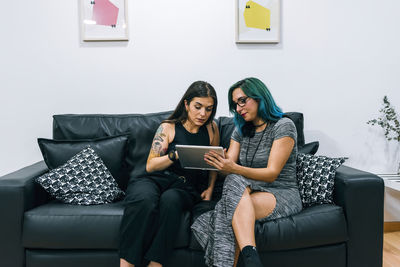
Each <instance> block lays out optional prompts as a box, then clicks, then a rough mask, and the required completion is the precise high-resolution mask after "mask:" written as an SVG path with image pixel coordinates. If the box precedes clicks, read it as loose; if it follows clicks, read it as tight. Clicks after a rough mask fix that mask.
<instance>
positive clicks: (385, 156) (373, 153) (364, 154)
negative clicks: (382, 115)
mask: <svg viewBox="0 0 400 267" xmlns="http://www.w3.org/2000/svg"><path fill="white" fill-rule="evenodd" d="M357 136H358V138H355V137H353V138H352V139H353V140H356V143H355V144H354V146H353V149H355V151H352V155H351V156H352V157H353V158H354V160H353V161H354V164H355V166H357V167H359V168H360V169H362V170H367V171H370V172H373V173H376V174H395V173H397V171H398V167H399V163H400V143H398V142H396V141H387V140H386V138H385V135H384V134H383V131H382V129H379V128H373V127H367V128H366V129H364V132H363V133H361V132H360V133H358V134H357Z"/></svg>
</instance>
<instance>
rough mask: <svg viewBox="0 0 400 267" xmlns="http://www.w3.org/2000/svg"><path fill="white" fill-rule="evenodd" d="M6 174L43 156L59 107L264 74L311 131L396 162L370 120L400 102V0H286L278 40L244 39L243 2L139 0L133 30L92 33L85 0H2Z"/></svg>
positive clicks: (364, 157)
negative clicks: (386, 104)
mask: <svg viewBox="0 0 400 267" xmlns="http://www.w3.org/2000/svg"><path fill="white" fill-rule="evenodd" d="M1 9H2V11H3V12H2V16H0V25H1V26H0V27H1V35H0V36H1V37H0V38H1V43H0V45H1V47H0V48H1V49H0V90H1V94H0V99H1V102H0V127H1V128H0V131H1V138H0V175H4V174H6V173H8V172H11V171H14V170H17V169H19V168H21V167H23V166H26V165H28V164H31V163H34V162H37V161H39V160H41V159H42V157H41V154H40V151H39V148H38V146H37V143H36V138H38V137H47V138H50V137H51V128H52V118H51V116H52V115H53V114H60V113H146V112H156V111H161V110H170V109H172V108H173V107H174V106H175V104H176V103H177V100H178V99H179V97H180V96H181V95H182V93H183V92H184V91H185V89H186V88H187V86H188V85H189V84H190V83H191V82H193V81H195V80H207V81H209V82H210V83H212V84H213V85H214V86H215V88H216V89H217V93H218V96H219V99H220V105H219V110H218V115H228V110H227V99H226V98H227V97H226V93H227V89H228V88H229V86H230V85H231V84H233V83H234V82H236V81H237V80H239V79H242V78H244V77H248V76H255V77H258V78H260V79H262V80H263V81H264V82H265V83H266V84H267V85H268V86H269V88H270V89H271V92H272V93H273V95H274V97H275V99H276V101H277V102H278V104H279V105H280V106H281V107H282V108H283V109H284V111H300V112H303V113H304V116H305V129H306V139H307V140H306V141H313V140H319V141H320V142H321V145H320V150H319V154H324V155H330V156H349V157H350V159H349V160H348V162H347V165H350V166H354V167H357V168H361V169H364V170H368V171H372V172H376V173H394V172H395V169H396V166H395V165H396V162H399V161H400V156H399V154H400V153H399V149H400V148H399V146H398V144H396V143H393V142H392V143H388V142H387V141H385V139H384V137H383V134H382V131H381V130H380V129H379V128H373V127H371V126H369V125H367V124H366V121H367V120H369V119H372V118H375V117H377V116H378V115H379V113H378V110H379V108H380V106H381V103H380V102H381V99H382V97H383V95H388V97H389V100H391V101H392V103H393V104H394V105H395V107H396V108H397V111H398V113H400V97H399V96H400V90H399V87H400V85H399V84H400V78H399V77H400V49H399V41H400V35H399V28H400V16H399V15H398V12H399V10H400V1H397V0H382V1H368V0H352V1H344V0H335V1H334V0H324V1H317V0H314V1H312V0H303V1H296V0H283V1H282V36H281V37H282V41H281V43H279V44H278V45H268V44H261V45H256V44H248V45H237V44H235V41H234V38H235V32H234V30H235V21H234V17H235V16H234V11H235V10H234V1H228V0H219V1H215V0H214V1H211V0H201V1H194V0H173V1H165V0H164V1H163V0H153V1H137V0H129V27H130V38H131V39H130V41H129V42H121V43H118V42H116V43H82V42H80V36H79V16H78V1H77V0H75V1H54V0H36V1H27V0H23V1H3V2H2V7H1Z"/></svg>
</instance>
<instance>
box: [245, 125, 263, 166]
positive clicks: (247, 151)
mask: <svg viewBox="0 0 400 267" xmlns="http://www.w3.org/2000/svg"><path fill="white" fill-rule="evenodd" d="M266 129H267V127H265V128H264V130H263V133H262V135H261V138H260V141H258V144H257V147H256V150H255V151H254V154H253V157H252V158H251V162H250V165H249V164H248V163H249V162H248V160H247V155H248V153H249V147H250V136H249V144H248V145H247V149H246V165H247V167H252V166H253V160H254V157H255V156H256V153H257V150H258V147H259V146H260V144H261V140H262V139H263V137H264V133H265V130H266Z"/></svg>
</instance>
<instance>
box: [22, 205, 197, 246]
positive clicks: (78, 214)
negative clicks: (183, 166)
mask: <svg viewBox="0 0 400 267" xmlns="http://www.w3.org/2000/svg"><path fill="white" fill-rule="evenodd" d="M123 213H124V206H123V202H122V201H119V202H116V203H111V204H103V205H96V206H77V205H68V204H62V203H59V202H55V201H53V202H49V203H47V204H45V205H42V206H39V207H37V208H34V209H32V210H29V211H27V212H25V214H24V224H23V236H22V242H23V246H24V247H25V248H36V249H118V238H119V227H120V224H121V220H122V215H123ZM189 231H190V213H189V212H185V213H184V214H183V216H182V220H181V227H180V230H179V232H178V233H177V237H176V243H175V246H174V247H175V248H181V247H187V246H188V244H189Z"/></svg>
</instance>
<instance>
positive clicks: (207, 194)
mask: <svg viewBox="0 0 400 267" xmlns="http://www.w3.org/2000/svg"><path fill="white" fill-rule="evenodd" d="M212 193H213V189H212V188H211V187H209V188H207V189H206V190H204V191H203V193H201V195H200V196H201V199H202V200H211V197H212Z"/></svg>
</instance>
